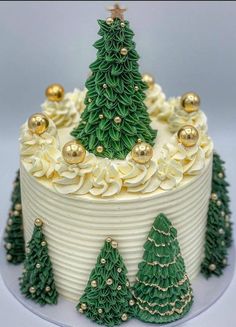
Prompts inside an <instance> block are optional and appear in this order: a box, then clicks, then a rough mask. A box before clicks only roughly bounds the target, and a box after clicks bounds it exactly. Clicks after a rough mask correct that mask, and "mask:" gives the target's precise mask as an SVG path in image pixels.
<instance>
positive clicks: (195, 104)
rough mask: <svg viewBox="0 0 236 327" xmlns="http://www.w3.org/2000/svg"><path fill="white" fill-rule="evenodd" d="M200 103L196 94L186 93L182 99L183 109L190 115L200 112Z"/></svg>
mask: <svg viewBox="0 0 236 327" xmlns="http://www.w3.org/2000/svg"><path fill="white" fill-rule="evenodd" d="M200 102H201V101H200V97H199V95H198V94H197V93H194V92H188V93H185V94H183V95H182V96H181V99H180V104H181V107H182V108H183V109H184V111H186V112H188V113H191V112H195V111H198V110H199V106H200Z"/></svg>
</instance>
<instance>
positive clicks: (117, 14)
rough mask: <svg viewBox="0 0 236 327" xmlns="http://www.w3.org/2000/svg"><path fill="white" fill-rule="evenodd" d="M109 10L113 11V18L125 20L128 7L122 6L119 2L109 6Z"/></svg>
mask: <svg viewBox="0 0 236 327" xmlns="http://www.w3.org/2000/svg"><path fill="white" fill-rule="evenodd" d="M108 10H109V11H110V12H111V18H113V19H114V18H119V19H120V20H122V21H124V12H125V11H126V9H125V8H120V6H119V4H118V3H116V4H115V5H114V7H112V8H109V9H108Z"/></svg>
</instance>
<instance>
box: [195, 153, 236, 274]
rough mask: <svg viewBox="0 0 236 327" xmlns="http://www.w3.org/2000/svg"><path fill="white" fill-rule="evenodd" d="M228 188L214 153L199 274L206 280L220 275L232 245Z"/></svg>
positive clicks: (222, 163)
mask: <svg viewBox="0 0 236 327" xmlns="http://www.w3.org/2000/svg"><path fill="white" fill-rule="evenodd" d="M228 186H229V184H228V183H227V181H226V180H225V170H224V162H223V160H221V158H220V156H219V155H218V154H217V153H214V154H213V168H212V186H211V190H212V193H211V199H210V202H209V208H208V214H207V228H206V239H205V255H204V259H203V262H202V265H201V272H202V274H203V275H204V276H205V277H207V278H208V277H210V276H212V275H216V276H220V275H222V274H223V270H224V268H225V267H226V266H227V247H229V246H230V245H231V243H232V223H231V221H230V214H231V213H230V208H229V203H230V199H229V193H228Z"/></svg>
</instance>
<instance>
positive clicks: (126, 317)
mask: <svg viewBox="0 0 236 327" xmlns="http://www.w3.org/2000/svg"><path fill="white" fill-rule="evenodd" d="M127 319H128V315H127V314H126V313H123V315H122V316H121V320H123V321H126V320H127Z"/></svg>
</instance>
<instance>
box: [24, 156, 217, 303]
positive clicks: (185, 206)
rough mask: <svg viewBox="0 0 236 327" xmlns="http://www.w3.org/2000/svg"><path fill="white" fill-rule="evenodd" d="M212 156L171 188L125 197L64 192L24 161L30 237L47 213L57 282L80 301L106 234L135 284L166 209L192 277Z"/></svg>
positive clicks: (197, 262) (196, 268) (204, 217)
mask: <svg viewBox="0 0 236 327" xmlns="http://www.w3.org/2000/svg"><path fill="white" fill-rule="evenodd" d="M211 170H212V167H211V159H210V160H207V162H206V166H205V169H204V170H203V171H202V172H201V173H200V174H199V175H197V176H191V178H190V179H189V181H188V182H186V183H185V184H184V185H183V186H180V187H178V188H177V189H175V190H171V191H168V192H163V191H159V192H158V193H151V194H143V195H142V196H141V195H140V193H126V194H125V197H124V198H114V197H112V198H108V199H101V198H99V199H98V198H96V197H92V196H89V195H83V196H80V197H79V198H76V197H71V196H65V195H61V194H60V193H58V192H56V191H55V190H53V189H50V188H49V187H48V185H47V183H46V181H41V180H39V179H36V178H33V177H32V176H31V175H30V174H29V173H28V172H27V170H26V169H25V165H24V164H23V165H21V194H22V206H23V223H24V232H25V240H26V242H28V241H29V240H30V238H31V235H32V231H33V226H34V219H35V217H38V216H40V217H42V219H43V221H44V233H45V237H46V239H47V242H48V246H49V254H50V258H51V260H52V264H53V270H54V277H55V282H56V284H57V289H58V291H59V293H60V295H62V296H64V297H66V298H68V299H69V300H72V301H75V302H77V301H78V299H79V297H80V296H81V295H82V293H83V291H84V288H85V286H86V283H87V281H88V277H89V274H90V272H91V270H92V269H93V267H94V265H95V263H96V260H97V256H98V254H99V251H100V248H101V247H102V244H103V242H104V240H105V238H106V237H107V236H111V237H113V238H114V239H116V240H117V241H118V243H119V251H120V253H121V255H122V256H123V258H124V261H125V263H126V266H127V269H128V277H129V279H130V281H131V283H133V282H134V281H135V275H136V273H137V270H138V263H139V262H140V261H141V260H142V255H143V244H144V243H145V240H146V238H147V235H148V232H149V230H150V228H151V226H152V224H153V221H154V219H155V217H156V216H157V215H158V214H159V213H160V212H163V213H165V214H166V215H167V217H168V218H169V219H170V220H171V222H172V223H173V225H174V226H175V227H176V228H177V231H178V240H179V242H180V246H181V252H182V254H183V257H184V260H185V264H186V270H187V273H188V275H189V278H190V280H193V279H194V278H195V277H196V276H197V274H198V273H199V270H200V265H201V261H202V258H203V254H204V239H205V226H206V220H207V209H208V202H209V196H210V191H211Z"/></svg>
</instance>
